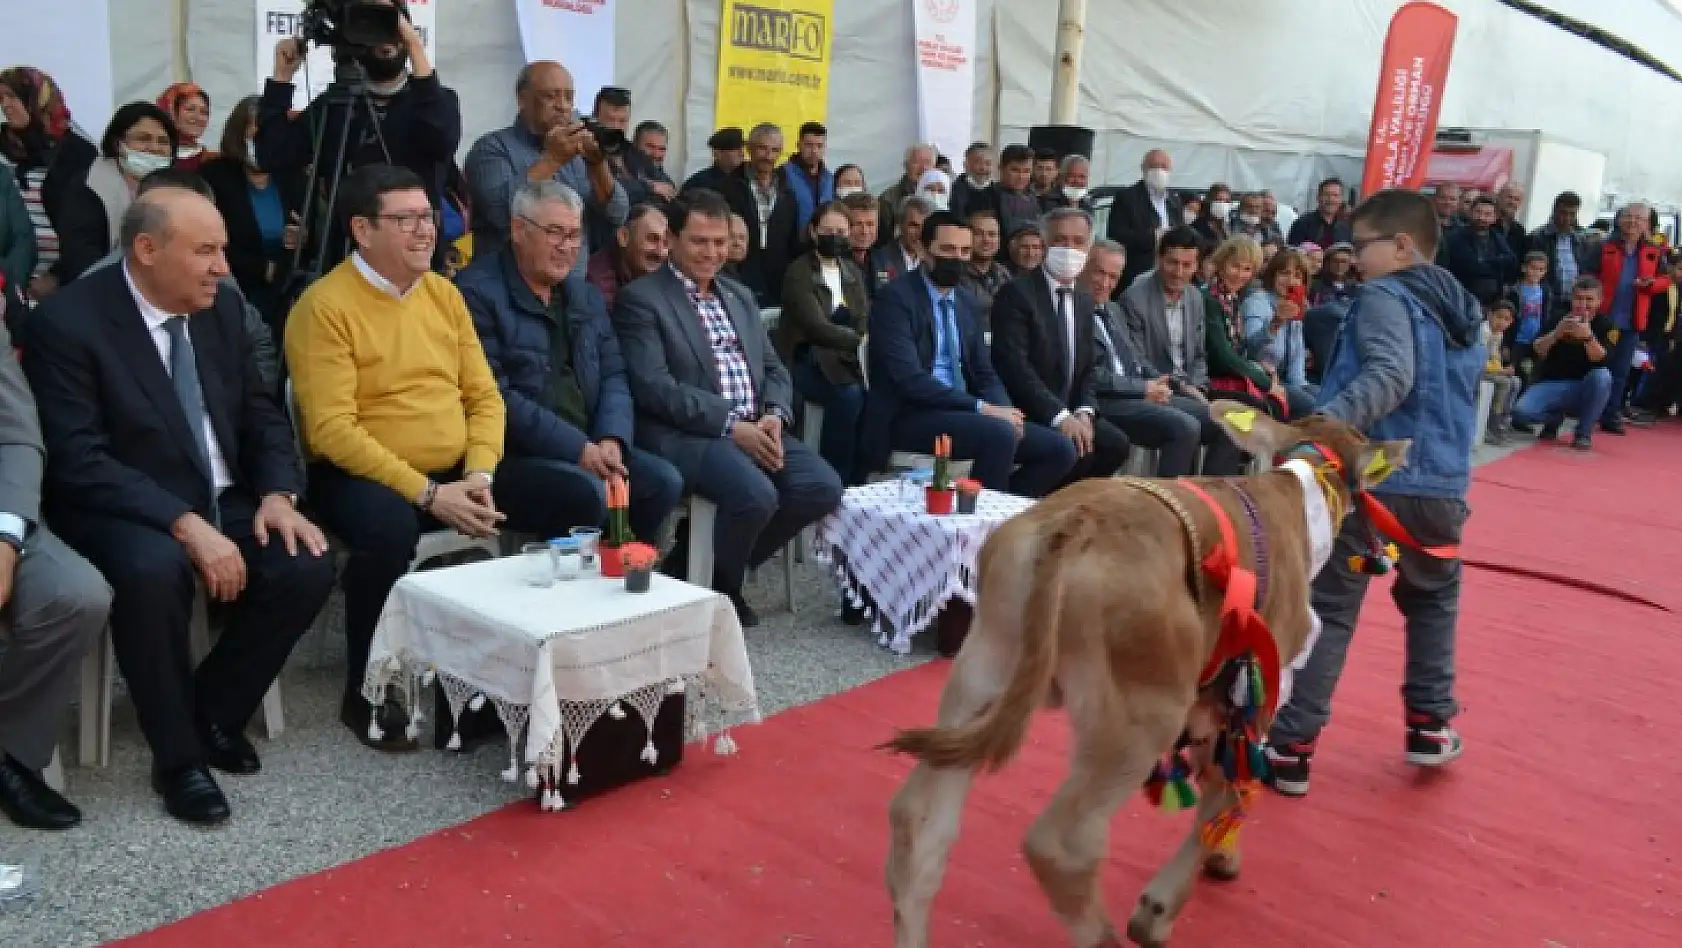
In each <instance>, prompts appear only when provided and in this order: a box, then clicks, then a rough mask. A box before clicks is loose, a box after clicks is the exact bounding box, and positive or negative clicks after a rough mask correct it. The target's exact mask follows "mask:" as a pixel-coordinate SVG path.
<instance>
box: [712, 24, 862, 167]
mask: <svg viewBox="0 0 1682 948" xmlns="http://www.w3.org/2000/svg"><path fill="white" fill-rule="evenodd" d="M723 3H724V10H723V15H722V20H721V22H720V24H719V49H718V91H717V93H716V96H715V98H714V108H713V111H714V120H713V127H714V128H729V127H732V126H734V127H737V128H740V129H741V130H742V131H743V133H748V132H751V131H752V130H753V127H754V126H755V125H758V124H760V123H762V122H771V123H773V124H775V125H777V126H778V127H780V128H781V129H782V130H783V148H784V151H785V152H788V151H793V150H794V147H795V144H796V142H797V140H798V139H797V134H798V132H799V130H800V125H801V123H803V122H822V121H824V120H825V116H826V115H827V114H828V111H829V51H830V45H831V43H830V41H831V38H832V37H831V28H832V27H833V26H834V22H835V21H834V16H833V14H834V8H835V2H834V0H723Z"/></svg>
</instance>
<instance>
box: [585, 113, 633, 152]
mask: <svg viewBox="0 0 1682 948" xmlns="http://www.w3.org/2000/svg"><path fill="white" fill-rule="evenodd" d="M579 121H580V122H581V123H583V125H584V127H585V128H586V129H588V130H589V131H590V134H591V135H593V136H595V138H596V147H597V148H600V149H601V150H602V154H603V155H606V156H608V157H609V158H611V157H613V156H614V155H617V154H619V153H620V152H622V151H624V150H625V145H626V144H628V143H627V142H626V140H625V132H624V131H623V130H621V129H617V128H613V127H612V126H608V125H603V124H602V123H600V122H598V121H596V120H595V118H593V117H591V116H588V115H585V116H581V117H580V118H579Z"/></svg>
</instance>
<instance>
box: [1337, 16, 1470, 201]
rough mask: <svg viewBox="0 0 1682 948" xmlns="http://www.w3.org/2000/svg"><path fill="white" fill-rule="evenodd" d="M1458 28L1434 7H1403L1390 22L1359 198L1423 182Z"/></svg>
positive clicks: (1379, 74) (1457, 21) (1435, 134)
mask: <svg viewBox="0 0 1682 948" xmlns="http://www.w3.org/2000/svg"><path fill="white" fill-rule="evenodd" d="M1458 24H1459V20H1458V19H1457V18H1456V17H1455V15H1454V14H1452V13H1450V12H1448V11H1447V10H1444V9H1443V8H1442V7H1439V6H1437V5H1436V4H1432V3H1408V4H1404V5H1403V6H1402V8H1401V9H1400V10H1397V11H1396V15H1395V17H1394V18H1392V19H1391V20H1390V33H1389V35H1388V36H1386V37H1385V39H1384V64H1383V66H1382V67H1380V69H1379V72H1378V95H1377V97H1376V98H1375V99H1374V101H1373V106H1372V131H1371V132H1369V133H1368V134H1367V163H1366V168H1365V170H1364V171H1363V172H1362V174H1361V194H1362V195H1363V196H1365V195H1368V194H1373V193H1375V192H1378V191H1382V190H1384V189H1385V188H1418V187H1419V186H1420V185H1422V184H1424V183H1425V167H1426V165H1427V164H1428V163H1429V162H1430V158H1431V147H1432V145H1433V143H1434V142H1435V140H1436V137H1437V114H1438V113H1439V112H1440V111H1441V110H1442V104H1443V86H1444V85H1445V84H1446V82H1447V80H1448V64H1449V60H1450V59H1451V58H1452V57H1453V55H1454V32H1455V29H1456V28H1457V26H1458Z"/></svg>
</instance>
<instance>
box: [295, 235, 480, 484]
mask: <svg viewBox="0 0 1682 948" xmlns="http://www.w3.org/2000/svg"><path fill="white" fill-rule="evenodd" d="M286 362H287V366H288V368H289V369H290V370H291V372H292V388H293V397H294V399H296V401H297V407H298V415H299V418H298V427H299V433H300V435H301V436H302V438H303V442H304V449H305V452H306V453H307V454H309V455H311V456H312V457H316V458H320V459H322V460H325V461H327V462H329V463H331V464H333V465H334V466H336V467H338V468H340V469H342V470H344V471H346V472H347V473H350V474H352V475H354V476H356V477H361V478H366V479H368V480H371V481H375V482H377V483H380V484H384V485H385V486H387V487H390V488H391V489H392V490H395V491H397V492H398V493H399V494H401V495H402V496H403V497H404V498H406V499H408V500H417V499H419V497H420V495H421V494H422V493H423V492H424V491H425V489H426V476H427V474H428V473H433V472H438V471H447V470H450V469H451V468H454V467H455V466H456V465H458V464H460V465H461V466H462V467H463V469H464V470H466V471H470V472H473V471H492V470H494V469H495V468H496V465H497V462H498V461H500V460H501V459H502V437H503V417H504V412H503V405H502V396H501V394H500V393H498V392H497V388H496V379H495V377H493V376H492V375H491V370H490V366H489V365H488V364H486V362H485V351H484V349H482V348H480V346H479V336H478V334H477V333H476V332H474V330H473V318H472V317H471V316H470V315H469V314H468V312H467V304H466V303H465V302H464V301H463V300H462V298H461V294H460V293H459V292H457V291H456V288H455V286H454V285H453V284H451V283H450V282H449V281H448V280H446V279H444V278H443V277H441V276H439V275H437V274H435V273H428V274H427V275H426V276H424V277H422V278H421V281H420V283H418V284H416V285H415V287H414V288H413V289H412V290H410V292H409V295H408V296H407V297H406V298H404V299H402V300H398V299H397V298H395V297H393V296H392V295H390V294H389V293H387V292H385V291H384V290H381V289H379V288H376V287H375V286H374V285H373V284H371V283H369V282H368V279H367V278H366V277H364V276H363V275H362V274H361V273H360V272H359V271H358V270H357V268H356V264H355V262H354V261H352V260H346V261H345V262H344V263H341V264H339V266H338V267H336V268H334V269H333V271H332V272H331V273H329V274H327V275H326V276H324V277H322V278H321V279H320V280H318V281H317V282H316V283H315V285H314V286H311V287H310V288H309V290H307V291H306V292H305V293H304V295H303V296H302V297H301V298H300V299H299V300H298V305H297V306H295V307H293V309H292V312H291V315H290V316H288V318H287V321H286Z"/></svg>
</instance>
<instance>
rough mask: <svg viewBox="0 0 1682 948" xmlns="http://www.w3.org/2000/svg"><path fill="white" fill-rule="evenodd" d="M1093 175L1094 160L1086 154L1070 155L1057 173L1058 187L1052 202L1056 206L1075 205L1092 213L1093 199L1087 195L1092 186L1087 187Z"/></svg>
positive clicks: (1052, 195)
mask: <svg viewBox="0 0 1682 948" xmlns="http://www.w3.org/2000/svg"><path fill="white" fill-rule="evenodd" d="M1091 175H1092V161H1091V160H1090V159H1088V158H1087V157H1086V156H1085V155H1070V156H1068V157H1067V158H1064V159H1063V164H1062V166H1061V168H1060V169H1059V171H1058V173H1057V188H1056V190H1054V191H1053V192H1052V194H1051V198H1050V200H1051V204H1052V205H1053V206H1055V207H1073V208H1079V209H1080V210H1083V211H1085V212H1087V213H1088V214H1090V213H1092V199H1091V198H1089V197H1087V192H1089V191H1090V190H1091V188H1089V187H1087V183H1088V181H1089V180H1090V179H1091Z"/></svg>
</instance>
